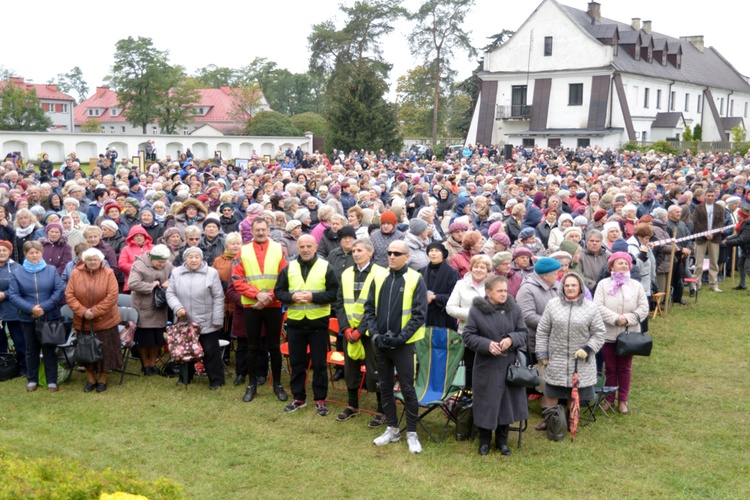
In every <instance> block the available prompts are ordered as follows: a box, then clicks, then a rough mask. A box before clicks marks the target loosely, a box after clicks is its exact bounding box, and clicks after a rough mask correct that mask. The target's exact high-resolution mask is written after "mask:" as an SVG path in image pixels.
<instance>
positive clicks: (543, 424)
mask: <svg viewBox="0 0 750 500" xmlns="http://www.w3.org/2000/svg"><path fill="white" fill-rule="evenodd" d="M534 429H536V430H538V431H546V430H547V420H546V419H545V420H542V421H541V422H539V424H538V425H537V426H536V427H534Z"/></svg>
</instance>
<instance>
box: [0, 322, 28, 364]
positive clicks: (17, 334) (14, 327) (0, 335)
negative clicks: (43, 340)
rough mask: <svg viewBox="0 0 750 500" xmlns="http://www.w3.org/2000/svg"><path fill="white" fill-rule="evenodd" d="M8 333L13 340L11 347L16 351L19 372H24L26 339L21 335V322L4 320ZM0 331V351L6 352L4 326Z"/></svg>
mask: <svg viewBox="0 0 750 500" xmlns="http://www.w3.org/2000/svg"><path fill="white" fill-rule="evenodd" d="M5 325H7V327H8V333H9V334H10V338H11V340H12V341H13V349H15V351H16V361H17V362H18V367H19V368H20V369H21V373H26V339H25V338H24V335H23V323H21V322H20V321H6V322H5ZM1 330H2V331H0V352H8V349H9V347H8V337H7V335H6V333H5V328H2V329H1Z"/></svg>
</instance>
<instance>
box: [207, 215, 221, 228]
mask: <svg viewBox="0 0 750 500" xmlns="http://www.w3.org/2000/svg"><path fill="white" fill-rule="evenodd" d="M209 224H213V225H214V226H216V228H217V229H218V230H219V231H221V224H220V223H219V219H217V218H216V217H206V220H204V221H203V229H204V230H205V229H206V226H208V225H209Z"/></svg>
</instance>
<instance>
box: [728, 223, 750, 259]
mask: <svg viewBox="0 0 750 500" xmlns="http://www.w3.org/2000/svg"><path fill="white" fill-rule="evenodd" d="M725 243H726V245H727V246H728V247H734V246H738V247H740V248H741V249H742V253H743V254H748V253H750V219H745V220H744V221H743V222H742V225H741V226H740V230H739V232H738V233H737V234H735V235H734V236H730V237H729V238H727V239H726V240H725Z"/></svg>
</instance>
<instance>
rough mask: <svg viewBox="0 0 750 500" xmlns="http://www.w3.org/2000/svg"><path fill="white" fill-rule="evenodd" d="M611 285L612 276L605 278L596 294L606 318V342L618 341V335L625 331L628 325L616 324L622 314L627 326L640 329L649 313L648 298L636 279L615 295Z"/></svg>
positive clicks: (595, 296)
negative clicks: (611, 292) (612, 293)
mask: <svg viewBox="0 0 750 500" xmlns="http://www.w3.org/2000/svg"><path fill="white" fill-rule="evenodd" d="M611 286H612V278H606V279H603V280H602V281H601V282H600V283H599V286H598V287H597V288H596V293H595V294H594V303H595V304H596V305H597V307H598V308H599V313H600V314H601V315H602V320H604V326H605V328H606V332H605V336H604V340H605V341H606V342H614V341H616V340H617V336H618V335H619V334H620V333H621V332H624V331H625V328H626V326H624V325H623V326H620V325H616V324H615V323H616V321H617V318H618V317H619V316H620V315H623V316H625V317H626V318H627V320H628V324H627V328H628V329H630V330H632V331H640V329H641V326H640V324H641V321H643V320H644V319H646V316H647V315H648V300H647V299H646V292H644V291H643V287H642V286H641V284H640V282H638V281H636V280H634V279H631V280H629V282H628V284H626V285H623V286H621V287H620V289H619V290H618V291H617V293H616V294H615V295H611V294H610V292H609V290H610V288H611Z"/></svg>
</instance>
